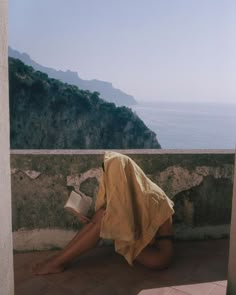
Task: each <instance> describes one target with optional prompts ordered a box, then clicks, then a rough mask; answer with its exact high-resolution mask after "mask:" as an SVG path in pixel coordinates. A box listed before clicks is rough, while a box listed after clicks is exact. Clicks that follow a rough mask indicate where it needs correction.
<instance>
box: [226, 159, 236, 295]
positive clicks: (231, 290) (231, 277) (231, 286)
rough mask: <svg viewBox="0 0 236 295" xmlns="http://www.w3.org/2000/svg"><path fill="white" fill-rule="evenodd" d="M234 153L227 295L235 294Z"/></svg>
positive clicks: (235, 205)
mask: <svg viewBox="0 0 236 295" xmlns="http://www.w3.org/2000/svg"><path fill="white" fill-rule="evenodd" d="M235 249H236V154H235V166H234V186H233V200H232V217H231V229H230V252H229V270H228V288H227V295H234V294H236V251H235Z"/></svg>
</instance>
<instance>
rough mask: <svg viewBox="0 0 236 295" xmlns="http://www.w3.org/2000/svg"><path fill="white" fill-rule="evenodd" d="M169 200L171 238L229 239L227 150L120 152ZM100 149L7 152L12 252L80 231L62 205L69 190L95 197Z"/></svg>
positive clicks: (230, 157)
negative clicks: (9, 178)
mask: <svg viewBox="0 0 236 295" xmlns="http://www.w3.org/2000/svg"><path fill="white" fill-rule="evenodd" d="M119 152H122V153H124V154H127V155H129V156H130V157H131V158H132V159H133V160H134V161H135V162H136V163H137V164H138V165H139V166H140V167H141V168H142V169H143V171H144V172H145V173H146V174H147V175H148V176H149V178H150V179H151V180H152V181H153V182H155V183H157V184H158V185H159V186H160V187H161V188H162V189H163V190H164V191H165V192H166V193H167V194H168V196H169V197H170V198H171V199H172V200H173V201H174V202H175V215H174V227H175V236H176V239H182V240H183V239H184V240H193V239H194V240H195V239H196V240H197V239H208V238H222V237H228V236H229V224H230V217H231V216H230V215H231V201H232V188H233V167H234V151H233V150H190V151H176V150H169V151H168V150H123V151H119ZM103 153H104V151H102V150H84V151H83V150H57V151H55V150H41V151H38V150H24V151H23V150H22V151H20V150H12V151H11V176H12V210H13V212H12V215H13V232H14V234H13V241H14V248H15V249H16V250H33V249H46V248H49V249H50V248H54V247H63V246H64V245H65V244H66V243H67V242H68V240H69V239H71V237H72V236H73V235H74V233H75V231H76V230H78V229H79V228H80V227H81V224H80V223H79V222H78V220H77V219H76V218H75V217H74V216H72V214H71V213H69V212H67V211H65V209H64V208H63V207H64V204H65V202H66V200H67V198H68V194H69V192H70V191H71V189H73V188H74V189H75V190H79V191H82V192H83V193H85V194H86V195H88V196H90V197H93V198H94V199H95V197H96V192H97V190H98V184H99V177H100V175H101V172H102V170H101V163H102V161H103Z"/></svg>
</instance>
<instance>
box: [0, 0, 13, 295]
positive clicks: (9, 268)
mask: <svg viewBox="0 0 236 295" xmlns="http://www.w3.org/2000/svg"><path fill="white" fill-rule="evenodd" d="M7 64H8V63H7V1H6V0H1V1H0V114H1V115H0V142H1V144H0V294H3V295H13V293H14V283H13V261H12V232H11V189H10V188H11V185H10V157H9V154H10V150H9V115H8V114H9V99H8V66H7Z"/></svg>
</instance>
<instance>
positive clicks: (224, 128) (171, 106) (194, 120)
mask: <svg viewBox="0 0 236 295" xmlns="http://www.w3.org/2000/svg"><path fill="white" fill-rule="evenodd" d="M132 110H133V111H134V112H135V113H136V114H137V115H138V116H139V117H140V118H141V119H142V120H143V121H144V123H145V124H146V126H147V127H149V128H150V129H151V130H152V131H154V132H155V133H156V135H157V139H158V141H159V143H160V145H161V147H162V148H163V149H235V146H236V103H233V102H232V103H215V102H193V103H190V102H173V103H172V102H139V103H138V104H137V105H135V106H132Z"/></svg>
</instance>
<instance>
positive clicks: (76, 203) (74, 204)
mask: <svg viewBox="0 0 236 295" xmlns="http://www.w3.org/2000/svg"><path fill="white" fill-rule="evenodd" d="M91 205H92V198H90V197H87V196H86V195H84V194H82V193H78V192H75V191H72V192H71V193H70V196H69V199H68V200H67V202H66V204H65V206H64V208H65V209H67V210H69V211H71V212H72V213H74V214H75V215H78V214H79V215H83V216H87V214H88V212H89V209H90V208H91Z"/></svg>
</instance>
